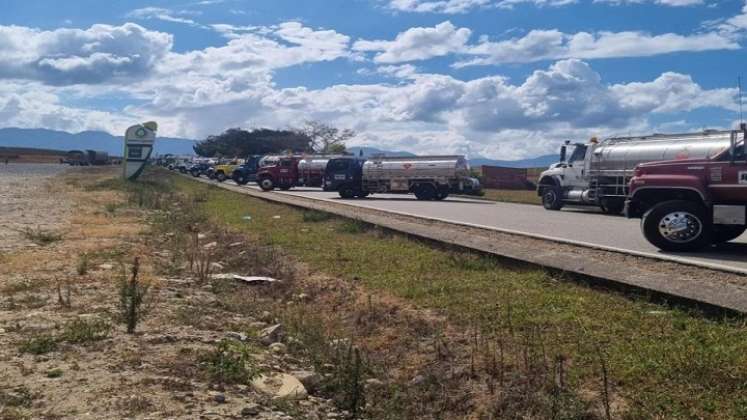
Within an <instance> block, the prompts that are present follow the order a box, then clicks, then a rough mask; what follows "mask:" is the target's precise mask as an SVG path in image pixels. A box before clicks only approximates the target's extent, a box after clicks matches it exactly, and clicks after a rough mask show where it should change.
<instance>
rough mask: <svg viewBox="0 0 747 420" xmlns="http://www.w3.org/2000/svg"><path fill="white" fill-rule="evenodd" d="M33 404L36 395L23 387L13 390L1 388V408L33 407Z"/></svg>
mask: <svg viewBox="0 0 747 420" xmlns="http://www.w3.org/2000/svg"><path fill="white" fill-rule="evenodd" d="M33 402H34V395H33V394H32V393H31V391H30V390H29V389H28V388H26V387H25V386H23V385H21V386H18V387H15V388H13V389H4V388H0V406H8V407H31V404H32V403H33Z"/></svg>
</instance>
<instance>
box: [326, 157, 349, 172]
mask: <svg viewBox="0 0 747 420" xmlns="http://www.w3.org/2000/svg"><path fill="white" fill-rule="evenodd" d="M346 169H348V161H347V160H345V159H339V160H332V161H330V162H329V170H330V171H334V172H338V171H344V170H346Z"/></svg>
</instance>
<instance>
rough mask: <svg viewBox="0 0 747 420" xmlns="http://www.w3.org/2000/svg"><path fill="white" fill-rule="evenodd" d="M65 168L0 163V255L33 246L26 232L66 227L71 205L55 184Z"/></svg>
mask: <svg viewBox="0 0 747 420" xmlns="http://www.w3.org/2000/svg"><path fill="white" fill-rule="evenodd" d="M65 169H66V167H65V166H62V165H46V164H14V163H11V164H9V165H5V164H3V163H0V203H2V211H0V252H4V251H11V250H16V249H20V248H25V247H35V246H36V245H35V244H34V243H33V242H32V241H30V240H29V239H27V238H26V237H25V236H24V234H23V231H24V230H25V229H36V228H41V229H45V230H58V229H60V228H62V227H63V226H65V225H66V224H67V222H68V216H69V215H70V210H71V205H72V203H71V201H70V199H69V198H68V197H67V196H66V194H64V193H63V192H62V191H61V190H60V188H59V186H58V183H56V182H54V178H55V177H56V176H58V175H59V174H61V173H63V172H64V170H65Z"/></svg>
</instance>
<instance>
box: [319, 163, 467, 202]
mask: <svg viewBox="0 0 747 420" xmlns="http://www.w3.org/2000/svg"><path fill="white" fill-rule="evenodd" d="M467 184H470V185H471V180H470V169H469V163H468V162H467V160H466V159H465V158H464V156H417V157H379V158H371V159H369V160H363V159H358V158H355V157H344V158H338V159H331V160H330V161H329V163H327V168H326V171H325V174H324V190H325V191H337V192H338V193H339V194H340V197H342V198H354V197H358V198H363V197H367V196H368V195H370V194H374V193H402V194H408V193H413V194H415V197H417V199H418V200H443V199H445V198H446V197H448V196H449V192H451V191H463V190H464V189H465V185H467Z"/></svg>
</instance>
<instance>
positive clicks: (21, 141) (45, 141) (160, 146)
mask: <svg viewBox="0 0 747 420" xmlns="http://www.w3.org/2000/svg"><path fill="white" fill-rule="evenodd" d="M196 142H197V141H196V140H191V139H182V138H171V137H158V139H157V141H156V146H155V151H154V152H155V154H158V155H164V154H173V155H191V154H194V151H193V149H192V146H193V145H194V144H195V143H196ZM0 147H29V148H35V149H54V150H86V149H92V150H101V151H105V152H107V153H109V154H110V155H112V156H121V155H122V148H123V146H122V137H121V136H113V135H111V134H109V133H107V132H104V131H83V132H80V133H68V132H66V131H58V130H48V129H43V128H33V129H29V128H0ZM348 151H349V152H350V153H352V154H353V155H356V156H362V157H371V156H376V155H385V156H415V154H413V153H410V152H404V151H392V150H381V149H377V148H375V147H349V148H348ZM557 160H558V156H557V155H545V156H540V157H536V158H532V159H522V160H494V159H487V158H475V159H470V165H471V166H472V167H477V166H482V165H490V166H503V167H509V168H539V167H548V166H550V165H551V164H553V163H555V162H557Z"/></svg>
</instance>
